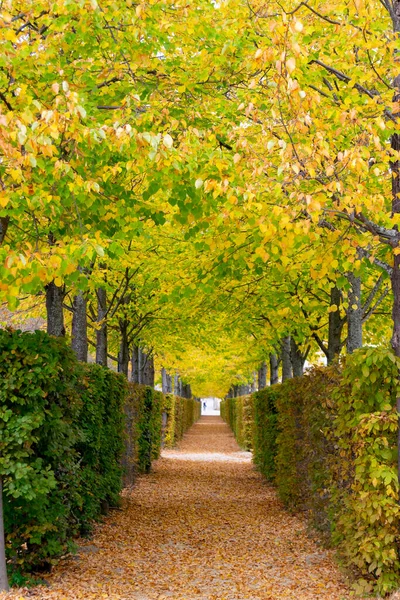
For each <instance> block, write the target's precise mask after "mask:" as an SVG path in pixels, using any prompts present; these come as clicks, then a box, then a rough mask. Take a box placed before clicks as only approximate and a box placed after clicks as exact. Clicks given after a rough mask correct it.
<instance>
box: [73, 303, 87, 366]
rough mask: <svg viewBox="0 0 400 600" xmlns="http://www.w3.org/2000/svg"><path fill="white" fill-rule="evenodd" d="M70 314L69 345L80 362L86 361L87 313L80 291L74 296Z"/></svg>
mask: <svg viewBox="0 0 400 600" xmlns="http://www.w3.org/2000/svg"><path fill="white" fill-rule="evenodd" d="M72 308H73V311H74V312H73V315H72V336H71V337H72V339H71V346H72V350H73V351H74V352H75V354H76V357H77V359H78V360H80V361H81V362H87V355H88V338H87V314H86V298H85V296H84V295H83V293H82V292H79V294H78V295H77V296H75V298H74V301H73V304H72Z"/></svg>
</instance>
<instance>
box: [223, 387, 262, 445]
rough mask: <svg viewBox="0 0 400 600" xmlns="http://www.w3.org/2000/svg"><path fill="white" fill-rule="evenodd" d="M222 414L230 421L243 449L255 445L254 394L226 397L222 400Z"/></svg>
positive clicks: (229, 423)
mask: <svg viewBox="0 0 400 600" xmlns="http://www.w3.org/2000/svg"><path fill="white" fill-rule="evenodd" d="M220 410H221V416H222V418H223V419H225V421H226V422H227V423H228V425H229V426H230V428H231V429H232V431H233V433H234V434H235V437H236V440H237V442H238V444H239V446H240V447H241V448H243V450H251V448H252V446H253V421H254V404H253V397H252V396H240V397H238V398H226V399H225V400H223V401H222V402H221V407H220Z"/></svg>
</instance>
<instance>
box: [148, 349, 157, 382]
mask: <svg viewBox="0 0 400 600" xmlns="http://www.w3.org/2000/svg"><path fill="white" fill-rule="evenodd" d="M148 360H149V383H148V384H147V385H149V386H150V387H152V388H154V381H155V375H156V374H155V369H154V356H153V354H150V356H149V358H148Z"/></svg>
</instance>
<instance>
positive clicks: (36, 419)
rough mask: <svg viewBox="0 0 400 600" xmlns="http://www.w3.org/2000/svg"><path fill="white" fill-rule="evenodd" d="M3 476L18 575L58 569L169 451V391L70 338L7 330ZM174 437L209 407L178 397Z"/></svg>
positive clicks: (1, 405)
mask: <svg viewBox="0 0 400 600" xmlns="http://www.w3.org/2000/svg"><path fill="white" fill-rule="evenodd" d="M0 381H1V385H0V478H1V480H2V482H3V487H4V496H5V500H6V501H5V502H4V520H5V533H6V552H7V558H8V564H9V567H10V569H9V570H10V575H11V583H22V582H23V577H24V576H25V575H26V574H27V573H29V572H32V571H37V570H43V569H48V568H50V567H51V564H52V563H53V562H54V561H55V560H56V558H57V557H59V556H61V555H63V554H65V553H66V552H68V551H70V550H71V549H72V548H73V539H74V538H75V537H76V536H78V535H81V534H87V533H89V532H90V530H91V528H92V525H93V523H94V521H95V520H97V519H99V517H100V516H101V515H102V514H103V513H106V512H107V510H108V508H109V507H110V506H117V505H118V504H119V503H120V492H121V489H122V486H123V483H124V484H125V485H130V484H132V483H133V482H134V480H135V477H136V474H137V473H148V472H149V471H150V469H151V463H152V461H153V460H154V459H157V458H158V457H159V455H160V450H161V443H162V435H163V427H162V415H163V410H165V406H166V400H165V399H164V396H163V394H162V393H161V392H158V391H155V390H154V389H152V388H151V387H146V386H142V385H136V384H128V382H127V381H126V378H125V376H123V375H121V374H119V373H115V372H114V371H111V370H109V369H105V368H104V367H101V366H99V365H96V364H83V363H79V362H78V361H77V359H76V357H75V355H74V353H73V352H72V350H71V349H70V348H69V347H68V346H67V344H66V342H65V340H63V339H60V338H54V337H50V336H48V335H47V334H46V333H44V332H42V331H36V332H35V333H21V332H19V331H17V332H13V331H11V330H0ZM174 407H175V408H174V440H175V441H176V440H178V439H180V437H181V436H182V435H183V432H184V431H186V429H187V428H188V427H189V426H190V425H191V424H192V423H193V422H194V420H196V419H197V418H198V417H199V416H200V404H199V403H198V402H197V403H196V402H195V401H194V400H186V399H182V398H178V399H175V400H174Z"/></svg>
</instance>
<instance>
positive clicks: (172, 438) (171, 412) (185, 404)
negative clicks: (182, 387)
mask: <svg viewBox="0 0 400 600" xmlns="http://www.w3.org/2000/svg"><path fill="white" fill-rule="evenodd" d="M163 410H164V412H165V414H166V426H165V431H164V445H165V446H166V447H167V448H173V447H174V446H175V445H176V444H177V443H178V442H179V441H180V440H181V439H182V437H183V435H184V434H185V433H186V431H187V430H188V429H189V428H190V427H191V426H192V425H193V423H195V422H196V421H197V420H198V419H199V418H200V415H201V404H200V402H199V401H198V400H194V399H193V398H190V399H188V398H180V397H179V396H174V395H173V394H167V395H166V396H164V404H163Z"/></svg>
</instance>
